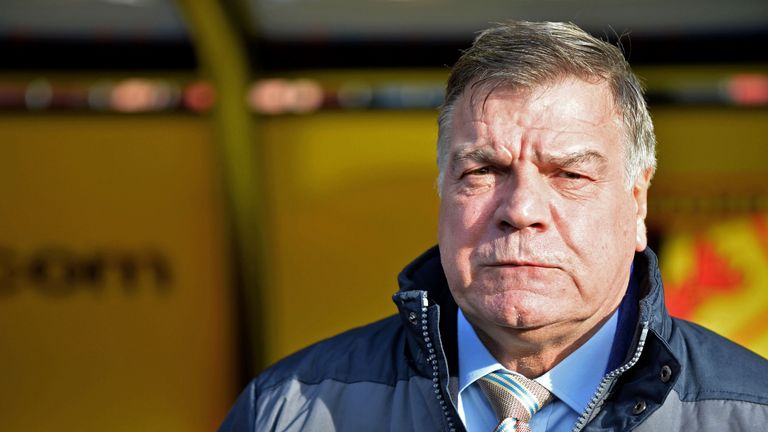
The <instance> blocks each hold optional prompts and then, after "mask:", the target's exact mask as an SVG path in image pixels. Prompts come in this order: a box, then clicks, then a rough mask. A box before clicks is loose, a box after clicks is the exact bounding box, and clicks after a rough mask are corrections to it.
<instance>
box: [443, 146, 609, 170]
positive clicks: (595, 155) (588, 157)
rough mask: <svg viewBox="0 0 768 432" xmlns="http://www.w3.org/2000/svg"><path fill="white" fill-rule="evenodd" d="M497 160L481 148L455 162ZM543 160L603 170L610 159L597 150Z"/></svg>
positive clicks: (466, 152) (466, 151)
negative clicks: (594, 165)
mask: <svg viewBox="0 0 768 432" xmlns="http://www.w3.org/2000/svg"><path fill="white" fill-rule="evenodd" d="M496 159H497V155H496V153H495V152H494V151H493V150H492V149H491V148H489V147H479V148H473V149H464V150H461V151H459V152H457V153H456V154H455V155H454V157H453V161H454V162H462V161H465V160H471V161H475V162H492V161H494V160H496ZM542 160H543V161H544V162H545V163H548V164H552V165H557V166H559V167H561V168H569V167H573V166H577V165H583V164H589V163H594V164H597V165H599V166H600V167H601V168H602V167H604V166H605V165H607V164H608V159H607V158H606V157H605V156H603V154H602V153H600V152H597V151H595V150H583V151H578V152H573V153H567V154H564V155H561V156H554V155H552V156H544V157H543V158H542Z"/></svg>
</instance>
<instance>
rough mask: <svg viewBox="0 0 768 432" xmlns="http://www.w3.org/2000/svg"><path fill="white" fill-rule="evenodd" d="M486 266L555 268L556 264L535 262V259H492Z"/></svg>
mask: <svg viewBox="0 0 768 432" xmlns="http://www.w3.org/2000/svg"><path fill="white" fill-rule="evenodd" d="M486 267H538V268H556V267H557V266H554V265H551V264H547V263H543V262H537V261H518V260H513V261H494V262H491V263H488V264H486Z"/></svg>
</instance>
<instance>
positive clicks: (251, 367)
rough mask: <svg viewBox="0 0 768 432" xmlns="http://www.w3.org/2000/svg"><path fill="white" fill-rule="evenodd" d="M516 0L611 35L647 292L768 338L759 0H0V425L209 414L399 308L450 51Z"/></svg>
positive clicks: (109, 424) (183, 420) (422, 208)
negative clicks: (637, 139) (657, 275)
mask: <svg viewBox="0 0 768 432" xmlns="http://www.w3.org/2000/svg"><path fill="white" fill-rule="evenodd" d="M509 18H515V19H531V20H564V21H573V22H575V23H577V24H579V25H581V26H582V27H584V28H585V29H587V30H588V31H590V32H592V33H593V34H595V35H597V36H600V37H602V38H604V39H607V40H610V41H612V42H619V43H621V44H622V46H623V48H624V51H625V53H626V56H627V57H628V59H629V61H630V63H631V64H632V65H633V67H634V68H635V69H636V72H637V73H638V74H639V75H640V76H641V77H642V78H643V80H644V81H645V83H646V84H647V87H648V100H649V103H650V106H651V111H652V115H653V117H654V120H655V124H656V128H657V133H658V139H659V148H658V150H659V171H658V173H657V175H656V178H655V179H654V182H653V187H652V188H651V191H650V214H649V218H648V223H649V227H650V232H651V244H652V247H653V248H654V249H655V250H656V251H657V252H658V253H659V255H660V257H661V261H662V269H663V271H664V277H665V282H666V289H667V302H668V304H669V306H670V308H671V309H672V311H673V313H674V314H675V315H677V316H681V317H684V318H687V319H691V320H693V321H696V322H699V323H702V324H704V325H707V326H709V327H711V328H713V329H714V330H716V331H717V332H719V333H721V334H723V335H726V336H728V337H730V338H732V339H735V340H737V341H739V342H740V343H742V344H745V345H747V346H748V347H750V348H751V349H753V350H754V351H756V352H758V353H760V354H762V355H763V356H766V355H768V313H767V312H768V163H767V162H768V51H767V50H766V49H765V47H766V46H768V3H766V2H765V1H764V0H731V1H729V2H723V1H718V0H695V1H694V0H679V1H675V2H669V1H661V0H642V1H628V0H622V1H616V0H583V1H578V2H577V1H572V0H546V1H532V0H486V1H474V2H471V3H470V2H466V1H459V0H221V1H215V0H188V1H183V0H179V1H172V0H0V382H2V384H0V430H2V431H10V432H15V431H24V432H31V431H51V430H58V431H81V432H82V431H104V430H109V431H210V430H214V429H215V428H216V427H217V426H218V424H219V423H220V422H221V420H222V419H223V418H224V416H225V414H226V412H227V411H228V409H229V407H230V406H231V404H232V402H233V401H234V399H235V397H236V396H237V394H238V392H239V391H240V390H241V389H242V387H243V386H244V385H245V384H246V382H247V381H248V379H249V378H250V377H252V376H254V375H255V374H257V373H258V372H259V371H260V370H261V369H263V368H264V367H265V366H267V365H269V364H270V363H272V362H274V361H275V360H276V359H278V358H280V357H282V356H284V355H286V354H289V353H291V352H293V351H295V350H297V349H299V348H300V347H302V346H305V345H307V344H309V343H311V342H314V341H317V340H320V339H322V338H325V337H328V336H330V335H333V334H335V333H337V332H339V331H342V330H344V329H347V328H350V327H353V326H358V325H362V324H364V323H367V322H370V321H372V320H375V319H378V318H381V317H384V316H386V315H389V314H391V313H393V311H394V308H393V305H392V304H391V302H390V296H391V295H392V294H393V293H394V292H395V291H396V290H397V286H396V282H395V281H396V276H397V273H398V272H399V270H400V269H401V268H402V266H404V265H405V264H407V263H408V262H409V261H410V260H411V259H412V258H414V257H415V256H417V255H418V254H420V253H421V252H422V251H423V250H425V249H426V248H428V247H429V246H431V245H432V244H434V243H435V241H436V221H437V204H438V201H437V195H436V192H435V188H434V179H435V177H436V174H437V171H436V167H435V162H434V160H435V140H436V121H435V118H436V112H437V111H436V107H437V106H438V105H439V104H440V103H441V100H442V91H443V86H444V81H445V79H446V77H447V72H448V68H449V66H450V65H451V64H453V63H454V62H455V60H456V59H457V58H458V55H459V53H460V49H462V48H466V47H467V46H468V45H469V44H470V43H471V40H472V38H473V36H474V34H475V32H477V31H478V30H480V29H482V28H484V27H487V26H488V24H489V23H490V22H494V21H500V20H504V19H509Z"/></svg>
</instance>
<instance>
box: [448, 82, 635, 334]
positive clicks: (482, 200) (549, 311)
mask: <svg viewBox="0 0 768 432" xmlns="http://www.w3.org/2000/svg"><path fill="white" fill-rule="evenodd" d="M468 92H469V94H468V93H467V92H465V93H464V94H463V95H462V96H461V97H460V98H459V99H458V100H457V101H456V106H455V109H454V113H453V119H452V120H453V122H452V130H451V132H450V136H451V138H450V142H449V146H448V148H447V155H446V162H445V165H444V170H445V172H444V181H443V184H442V187H441V196H442V201H441V205H440V222H439V243H440V253H441V257H442V264H443V267H444V269H445V273H446V276H447V278H448V284H449V286H450V289H451V292H452V294H453V296H454V298H455V299H456V302H457V303H458V305H459V306H460V307H461V309H462V310H463V311H464V313H465V315H466V316H467V317H468V318H469V320H470V321H471V322H472V323H473V324H474V325H475V327H476V328H478V327H479V329H480V330H483V331H485V332H489V331H491V329H494V328H495V329H500V328H506V329H515V330H533V329H542V328H544V329H552V328H560V329H563V330H565V331H568V329H572V328H573V326H578V325H583V324H584V323H590V322H594V323H597V322H599V321H601V320H602V319H603V318H605V317H606V316H608V315H610V313H611V312H612V311H613V310H614V309H615V307H616V306H617V305H618V303H619V302H620V300H621V298H622V296H623V294H624V292H625V289H626V286H627V282H628V278H629V271H630V265H631V262H632V258H633V256H634V252H635V251H636V250H637V251H641V250H643V249H644V248H645V246H646V237H645V229H644V217H645V209H646V204H645V197H646V190H647V184H648V182H647V179H648V177H647V176H644V177H643V178H641V179H640V180H639V181H638V182H637V183H636V185H635V186H634V187H633V188H630V189H627V188H626V183H625V178H624V150H623V139H622V137H623V133H622V132H623V129H622V125H621V117H620V116H619V114H618V113H617V112H616V109H615V108H614V104H613V99H612V96H611V93H610V90H609V88H608V86H607V84H605V83H598V84H593V83H588V82H585V81H582V80H579V79H576V78H566V79H563V80H562V81H559V82H556V83H554V84H552V85H548V86H543V87H540V88H535V89H533V90H532V91H529V92H525V93H521V92H516V91H513V90H510V89H508V88H504V87H500V88H497V89H495V90H493V91H492V92H491V93H490V94H488V93H487V90H483V89H482V88H481V87H477V88H476V90H474V91H473V90H472V89H469V90H468ZM486 96H487V97H486Z"/></svg>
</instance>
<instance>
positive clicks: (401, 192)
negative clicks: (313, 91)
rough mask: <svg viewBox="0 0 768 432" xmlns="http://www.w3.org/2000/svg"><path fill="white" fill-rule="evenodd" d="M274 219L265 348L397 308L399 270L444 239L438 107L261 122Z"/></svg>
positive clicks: (278, 349)
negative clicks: (434, 109)
mask: <svg viewBox="0 0 768 432" xmlns="http://www.w3.org/2000/svg"><path fill="white" fill-rule="evenodd" d="M262 122H263V123H262V127H263V130H264V133H265V134H266V137H265V138H266V140H265V142H266V144H267V146H268V148H267V153H268V155H269V156H268V158H269V160H268V163H267V164H266V165H267V166H268V167H269V170H270V171H269V172H268V173H267V175H268V179H269V185H270V190H271V202H272V203H273V205H272V206H271V217H272V220H273V221H274V225H273V226H274V228H273V230H272V232H271V236H272V237H271V244H273V245H274V255H273V258H272V259H273V260H274V264H275V267H274V269H273V272H272V276H271V277H272V278H273V281H274V282H273V286H272V287H271V288H270V289H269V290H267V292H266V293H265V295H266V296H267V307H266V308H265V309H266V311H267V312H266V313H267V316H266V317H265V318H266V320H265V321H266V325H267V328H266V330H267V331H266V339H267V343H268V346H267V349H266V350H265V351H266V353H267V357H268V360H269V361H274V360H276V359H278V358H280V357H282V356H284V355H286V354H288V353H290V352H292V351H294V350H296V349H298V348H301V347H303V346H305V345H307V344H308V343H310V342H313V341H316V340H319V339H321V338H324V337H327V336H330V335H332V334H334V333H337V332H340V331H342V330H346V329H348V328H351V327H353V326H358V325H361V324H365V323H367V322H370V321H371V320H373V319H375V318H378V317H384V316H386V315H389V314H391V313H393V312H394V310H395V309H394V305H393V303H392V302H391V301H390V296H391V295H392V294H394V293H395V291H397V283H396V278H397V274H398V272H399V271H400V269H401V268H402V267H403V266H404V265H405V264H407V263H408V262H409V261H410V260H411V259H412V258H414V257H415V256H416V255H417V254H419V253H421V252H423V251H424V250H425V249H426V248H428V247H429V246H431V245H433V244H435V243H436V238H437V234H436V232H437V228H436V227H437V203H438V201H437V194H436V191H435V188H434V180H435V178H436V176H437V169H436V167H435V162H434V159H435V137H436V128H435V113H431V112H425V111H418V112H359V113H343V114H342V113H333V112H326V113H322V114H316V115H311V116H306V117H301V116H296V117H294V116H285V117H273V118H268V119H264V120H262Z"/></svg>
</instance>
